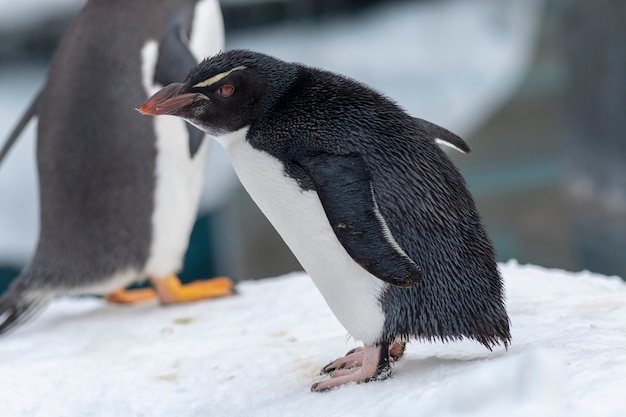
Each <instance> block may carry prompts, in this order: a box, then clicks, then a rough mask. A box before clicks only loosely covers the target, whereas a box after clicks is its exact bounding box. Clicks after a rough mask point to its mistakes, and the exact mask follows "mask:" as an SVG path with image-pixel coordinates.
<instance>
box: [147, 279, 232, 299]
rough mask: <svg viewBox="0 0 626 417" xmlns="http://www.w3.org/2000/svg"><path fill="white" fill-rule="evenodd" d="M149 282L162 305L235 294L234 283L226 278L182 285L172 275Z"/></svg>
mask: <svg viewBox="0 0 626 417" xmlns="http://www.w3.org/2000/svg"><path fill="white" fill-rule="evenodd" d="M150 281H151V283H152V286H153V287H154V288H155V290H156V292H157V296H158V297H159V300H160V301H161V303H162V304H172V303H181V302H188V301H198V300H202V299H205V298H215V297H225V296H229V295H234V294H235V289H234V288H233V286H234V283H233V282H232V281H231V280H230V279H228V278H226V277H218V278H213V279H209V280H197V281H193V282H190V283H188V284H182V283H181V282H180V280H179V279H178V277H176V276H174V275H169V276H167V277H165V278H163V279H158V278H152V279H151V280H150Z"/></svg>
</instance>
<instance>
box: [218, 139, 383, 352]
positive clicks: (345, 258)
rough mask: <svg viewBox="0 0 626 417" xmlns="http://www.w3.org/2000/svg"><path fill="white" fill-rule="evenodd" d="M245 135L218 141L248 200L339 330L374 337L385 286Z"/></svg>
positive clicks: (310, 196)
mask: <svg viewBox="0 0 626 417" xmlns="http://www.w3.org/2000/svg"><path fill="white" fill-rule="evenodd" d="M246 133H247V129H242V130H240V131H238V132H235V133H232V134H229V135H225V136H222V137H218V138H217V140H218V141H219V142H220V143H221V144H222V145H223V146H224V147H225V149H226V151H227V152H228V154H229V156H230V158H231V161H232V163H233V166H234V168H235V171H236V172H237V175H238V177H239V179H240V181H241V183H242V184H243V186H244V187H245V188H246V190H247V191H248V193H249V194H250V196H251V197H252V199H253V200H254V201H255V203H256V204H257V205H258V206H259V208H260V209H261V211H262V212H263V214H265V216H266V217H267V218H268V219H269V221H270V222H271V223H272V225H273V226H274V227H275V228H276V230H277V231H278V233H279V234H280V235H281V237H282V238H283V239H284V240H285V242H286V243H287V245H288V246H289V248H290V249H291V251H292V252H293V253H294V255H295V256H296V258H298V260H299V261H300V263H301V264H302V266H303V268H304V269H305V270H306V271H307V272H308V273H309V275H310V276H311V278H312V279H313V282H314V283H315V285H316V286H317V288H318V289H319V290H320V292H321V293H322V295H323V297H324V299H325V300H326V302H327V303H328V305H329V307H330V308H331V310H332V311H333V313H334V314H335V316H336V317H337V319H338V320H339V321H340V322H341V324H342V325H343V326H344V327H345V328H346V329H347V330H348V332H350V334H351V335H352V336H353V337H354V338H355V339H358V340H362V341H363V342H365V343H372V342H375V341H376V340H377V338H378V337H379V336H380V334H381V332H382V328H383V324H384V314H383V311H382V309H381V306H380V302H379V296H380V294H381V292H382V290H383V289H384V287H385V285H386V284H385V283H384V282H383V281H381V280H379V279H378V278H376V277H374V276H373V275H371V274H370V273H369V272H367V271H366V270H365V269H363V268H362V267H361V266H359V265H358V264H357V263H356V262H354V261H353V260H352V258H351V257H350V256H349V255H348V253H347V252H346V251H345V249H344V248H343V246H341V243H340V242H339V240H338V239H337V238H336V236H335V234H334V232H333V230H332V228H331V226H330V224H329V222H328V219H327V217H326V214H325V213H324V209H323V207H322V204H321V202H320V200H319V197H318V196H317V193H315V192H313V191H306V192H303V191H302V190H301V189H300V188H299V186H298V184H297V182H296V181H295V180H293V179H291V178H288V177H286V176H285V174H284V171H283V165H282V164H281V162H280V161H279V160H278V159H276V158H274V157H272V156H271V155H269V154H267V153H265V152H261V151H258V150H256V149H254V148H253V147H252V146H250V145H249V144H248V142H247V141H246V140H245V135H246Z"/></svg>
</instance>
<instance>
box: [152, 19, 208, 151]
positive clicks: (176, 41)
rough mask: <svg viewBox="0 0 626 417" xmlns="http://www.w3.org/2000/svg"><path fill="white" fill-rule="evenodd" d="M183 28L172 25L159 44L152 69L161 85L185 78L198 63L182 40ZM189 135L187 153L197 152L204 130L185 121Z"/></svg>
mask: <svg viewBox="0 0 626 417" xmlns="http://www.w3.org/2000/svg"><path fill="white" fill-rule="evenodd" d="M182 36H183V30H182V28H180V27H172V28H169V30H168V31H167V35H166V36H165V38H164V39H163V40H162V41H161V43H160V46H159V59H158V61H157V65H156V69H155V71H154V82H155V83H157V84H161V85H162V86H165V85H169V84H171V83H174V82H180V81H181V80H184V79H185V78H187V74H188V73H189V71H190V70H191V69H193V68H194V67H195V66H196V65H198V61H197V60H196V58H195V57H194V56H193V53H192V52H191V50H190V49H189V45H187V43H186V42H185V41H184V40H183V38H182ZM187 133H188V135H189V155H190V156H191V157H192V158H193V156H194V155H195V154H196V152H198V149H199V148H200V145H202V140H203V139H204V132H202V131H201V130H199V129H197V128H195V127H194V126H192V125H190V124H189V123H187Z"/></svg>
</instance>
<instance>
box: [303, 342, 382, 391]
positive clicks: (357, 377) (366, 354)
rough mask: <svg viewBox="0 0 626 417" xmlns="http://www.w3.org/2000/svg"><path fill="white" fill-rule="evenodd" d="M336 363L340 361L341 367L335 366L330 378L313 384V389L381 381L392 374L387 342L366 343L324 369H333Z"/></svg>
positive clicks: (325, 389) (318, 389)
mask: <svg viewBox="0 0 626 417" xmlns="http://www.w3.org/2000/svg"><path fill="white" fill-rule="evenodd" d="M359 362H360V363H359ZM335 363H338V366H340V368H336V367H335V368H333V371H329V372H331V373H330V379H326V380H323V381H320V382H317V383H315V384H313V386H312V387H311V391H316V392H321V391H328V390H329V389H332V388H336V387H339V386H341V385H345V384H349V383H351V382H354V383H357V384H358V383H361V382H370V381H380V380H383V379H386V378H388V377H389V376H390V375H391V366H390V357H389V345H387V344H382V345H376V346H370V345H366V346H364V347H363V348H358V349H354V350H352V351H350V352H348V354H347V355H346V356H344V357H343V358H341V359H338V360H337V361H335V362H332V363H330V364H329V365H327V366H326V367H324V370H326V369H331V366H332V365H333V364H335Z"/></svg>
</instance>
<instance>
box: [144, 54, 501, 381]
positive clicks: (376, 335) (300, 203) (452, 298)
mask: <svg viewBox="0 0 626 417" xmlns="http://www.w3.org/2000/svg"><path fill="white" fill-rule="evenodd" d="M139 111H140V112H142V113H144V114H149V115H160V114H170V115H175V116H179V117H182V118H184V119H186V120H188V121H189V122H191V123H193V124H194V125H196V126H198V127H200V128H201V129H203V130H204V131H206V132H208V133H210V134H212V135H215V136H216V137H217V140H218V141H219V142H220V143H221V144H222V145H223V146H224V148H225V149H226V151H227V152H228V154H229V156H230V158H231V161H232V163H233V165H234V168H235V171H236V172H237V175H238V176H239V178H240V180H241V182H242V183H243V185H244V187H245V188H246V190H247V191H248V192H249V193H250V195H251V196H252V198H253V199H254V200H255V202H256V203H257V204H258V205H259V207H260V208H261V210H262V211H263V212H264V214H265V215H266V216H267V217H268V218H269V220H270V221H271V222H272V224H273V225H274V226H275V227H276V229H277V230H278V232H279V233H280V234H281V236H282V237H283V238H284V240H285V241H286V243H287V244H288V245H289V247H290V248H291V249H292V251H293V252H294V254H295V255H296V257H297V258H298V260H299V261H300V262H301V263H302V266H303V267H304V269H305V270H306V271H307V272H308V273H309V274H310V276H311V278H312V279H313V281H314V282H315V284H316V286H317V287H318V288H319V290H320V291H321V293H322V295H323V296H324V298H325V299H326V302H327V303H328V305H329V306H330V308H331V309H332V311H333V312H334V314H335V315H336V316H337V318H338V319H339V321H340V322H341V323H342V324H343V326H344V327H345V328H346V329H347V330H348V331H349V332H350V334H351V335H352V336H353V337H354V338H355V339H358V340H361V341H362V342H363V343H364V348H363V349H358V350H355V351H353V352H349V353H348V355H347V356H346V357H345V358H342V359H339V360H337V361H335V362H333V363H332V364H330V365H328V366H327V367H325V368H324V369H323V371H324V372H328V373H330V374H331V375H330V376H331V377H330V378H329V379H326V380H323V381H321V382H319V383H316V384H314V385H313V387H312V389H313V390H316V391H321V390H326V389H329V388H332V387H336V386H339V385H342V384H345V383H348V382H367V381H370V380H374V379H382V378H385V377H387V376H388V375H389V374H390V362H392V361H393V360H394V358H398V357H399V356H401V354H402V352H403V350H404V343H405V342H406V341H408V340H410V339H413V338H416V339H426V340H437V339H438V340H441V341H448V340H458V339H462V338H471V339H475V340H477V341H479V342H480V343H482V344H483V345H485V346H486V347H487V348H489V349H491V348H492V347H493V346H494V345H498V344H504V345H505V346H507V345H508V343H509V341H510V332H509V319H508V315H507V313H506V310H505V307H504V301H503V285H502V279H501V276H500V273H499V271H498V267H497V263H496V260H495V256H494V250H493V247H492V244H491V242H490V240H489V238H488V237H487V234H486V232H485V230H484V228H483V226H482V225H481V222H480V218H479V215H478V213H477V211H476V209H475V206H474V202H473V200H472V198H471V196H470V194H469V192H468V190H467V187H466V185H465V182H464V180H463V178H462V177H461V175H460V174H459V172H458V171H457V170H456V168H455V167H454V166H453V164H452V163H451V161H450V160H449V159H448V158H447V157H446V155H445V154H444V152H443V151H442V150H441V149H440V148H439V147H438V146H437V142H441V143H447V144H449V145H451V146H453V147H455V148H457V149H459V150H461V151H468V150H469V149H468V147H467V145H466V144H465V143H464V142H463V141H462V140H461V139H460V138H459V137H457V136H455V135H454V134H452V133H450V132H449V131H447V130H445V129H443V128H441V127H439V126H436V125H433V124H431V123H428V122H426V121H424V120H421V119H417V118H413V117H411V116H409V115H408V114H406V113H405V112H404V111H403V110H402V109H400V108H399V107H398V106H397V105H396V104H394V103H393V102H392V101H390V100H389V99H387V98H385V97H384V96H382V95H381V94H379V93H377V92H375V91H373V90H371V89H369V88H367V87H366V86H364V85H362V84H360V83H358V82H355V81H353V80H351V79H348V78H346V77H343V76H340V75H337V74H333V73H330V72H326V71H323V70H319V69H314V68H309V67H306V66H303V65H300V64H296V63H287V62H283V61H280V60H277V59H275V58H272V57H269V56H266V55H262V54H259V53H255V52H250V51H239V50H235V51H230V52H226V53H222V54H219V55H216V56H215V57H213V58H210V59H207V60H205V61H203V62H202V63H201V64H200V65H199V66H198V67H196V68H195V69H194V70H193V71H192V72H191V73H190V74H189V76H188V78H187V79H186V81H185V82H184V83H183V84H180V83H177V84H172V85H170V86H168V87H166V88H164V89H163V90H161V91H160V92H158V93H156V94H155V95H154V96H153V97H151V98H150V99H149V100H148V101H147V102H146V103H144V105H143V106H142V107H141V108H140V109H139Z"/></svg>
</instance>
